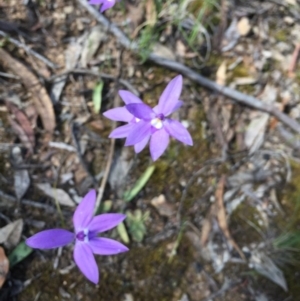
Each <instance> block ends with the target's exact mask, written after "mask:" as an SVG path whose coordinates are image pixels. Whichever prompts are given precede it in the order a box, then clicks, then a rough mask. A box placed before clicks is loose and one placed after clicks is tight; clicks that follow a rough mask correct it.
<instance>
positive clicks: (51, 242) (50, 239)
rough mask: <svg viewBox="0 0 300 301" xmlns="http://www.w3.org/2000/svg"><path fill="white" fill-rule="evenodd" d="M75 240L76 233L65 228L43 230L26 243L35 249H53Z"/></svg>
mask: <svg viewBox="0 0 300 301" xmlns="http://www.w3.org/2000/svg"><path fill="white" fill-rule="evenodd" d="M73 240H74V233H72V232H70V231H67V230H64V229H50V230H45V231H41V232H39V233H37V234H35V235H33V236H31V237H29V238H28V239H26V245H27V246H29V247H31V248H34V249H53V248H58V247H62V246H65V245H67V244H69V243H70V242H72V241H73Z"/></svg>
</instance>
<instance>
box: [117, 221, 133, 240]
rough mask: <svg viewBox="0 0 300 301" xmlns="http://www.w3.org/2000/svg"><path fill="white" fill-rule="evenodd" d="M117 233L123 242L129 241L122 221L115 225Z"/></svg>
mask: <svg viewBox="0 0 300 301" xmlns="http://www.w3.org/2000/svg"><path fill="white" fill-rule="evenodd" d="M117 230H118V233H119V235H120V237H121V239H122V240H123V242H124V243H125V244H128V243H129V241H130V240H129V236H128V233H127V230H126V227H125V225H124V223H120V224H119V225H118V227H117Z"/></svg>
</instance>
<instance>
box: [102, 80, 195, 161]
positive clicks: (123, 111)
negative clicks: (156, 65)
mask: <svg viewBox="0 0 300 301" xmlns="http://www.w3.org/2000/svg"><path fill="white" fill-rule="evenodd" d="M181 90H182V76H181V75H178V76H176V77H175V78H174V79H172V80H171V81H170V82H169V84H168V85H167V87H166V88H165V90H164V91H163V93H162V94H161V96H160V98H159V101H158V105H157V106H155V107H154V108H153V109H152V108H150V107H149V106H148V105H146V104H144V103H143V102H142V100H140V99H139V98H138V97H136V96H135V95H134V94H132V93H130V92H129V91H119V95H120V96H121V98H122V99H123V101H124V102H125V104H126V106H125V107H119V108H114V109H111V110H108V111H106V112H105V113H104V114H103V115H104V116H105V117H107V118H109V119H112V120H115V121H123V122H128V124H127V125H123V126H121V127H118V128H116V129H115V130H114V131H112V133H111V134H110V136H109V137H110V138H126V142H125V145H126V146H129V145H134V149H135V152H136V153H139V152H141V151H142V150H143V149H144V148H145V147H146V145H147V143H148V141H149V140H150V153H151V157H152V159H153V161H155V160H157V159H158V158H159V157H160V156H161V155H162V154H163V153H164V151H165V150H166V148H167V146H168V144H169V140H170V136H172V137H173V138H175V139H177V140H179V141H181V142H182V143H184V144H187V145H193V140H192V137H191V135H190V134H189V132H188V131H187V130H186V128H185V127H184V126H183V125H182V124H181V123H180V122H179V121H177V120H174V119H171V118H167V117H168V116H169V115H170V114H172V113H173V112H175V111H176V110H177V109H178V108H180V107H181V105H182V101H180V100H179V96H180V94H181Z"/></svg>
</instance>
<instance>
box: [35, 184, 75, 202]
mask: <svg viewBox="0 0 300 301" xmlns="http://www.w3.org/2000/svg"><path fill="white" fill-rule="evenodd" d="M36 186H37V187H38V188H39V189H40V190H42V191H43V192H44V193H45V194H46V195H47V196H49V197H51V198H53V199H54V200H55V201H57V202H58V203H59V204H61V205H64V206H69V207H74V206H75V203H74V202H73V200H72V199H71V197H70V196H69V195H68V194H67V193H66V192H65V191H64V190H62V189H58V188H53V187H51V186H50V184H49V183H39V184H37V185H36Z"/></svg>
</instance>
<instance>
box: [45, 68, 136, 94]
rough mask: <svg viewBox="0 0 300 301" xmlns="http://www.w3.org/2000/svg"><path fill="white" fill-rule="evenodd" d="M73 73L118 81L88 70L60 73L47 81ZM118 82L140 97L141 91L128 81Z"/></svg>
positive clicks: (120, 80) (72, 70) (109, 76)
mask: <svg viewBox="0 0 300 301" xmlns="http://www.w3.org/2000/svg"><path fill="white" fill-rule="evenodd" d="M71 73H77V74H87V75H92V76H97V77H102V78H106V79H110V80H116V77H115V76H113V75H111V74H107V73H102V72H97V71H93V70H88V69H80V68H76V69H71V70H68V71H66V72H63V73H60V74H56V75H53V76H51V77H50V78H49V79H47V81H49V82H51V81H54V80H55V79H57V78H60V77H63V76H65V75H69V74H71ZM117 81H118V82H119V83H120V84H122V85H123V86H124V87H126V88H127V89H128V90H130V91H131V92H132V93H133V94H135V95H136V96H139V95H140V93H139V91H137V90H136V89H135V88H134V87H133V86H132V85H131V84H130V83H129V82H128V81H127V80H125V79H122V78H118V79H117Z"/></svg>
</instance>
